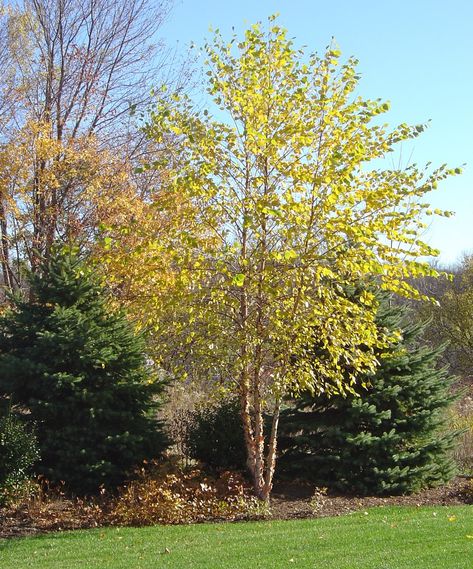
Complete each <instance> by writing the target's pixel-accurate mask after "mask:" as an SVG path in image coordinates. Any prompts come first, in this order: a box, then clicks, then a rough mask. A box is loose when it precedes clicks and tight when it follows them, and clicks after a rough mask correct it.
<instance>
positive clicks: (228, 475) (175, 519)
mask: <svg viewBox="0 0 473 569" xmlns="http://www.w3.org/2000/svg"><path fill="white" fill-rule="evenodd" d="M265 512H266V510H265V506H264V504H262V503H261V502H260V501H259V500H257V499H256V498H255V497H253V496H251V495H250V494H249V489H248V486H247V484H246V482H245V481H244V479H243V478H242V476H241V475H240V474H238V473H234V472H223V473H222V474H221V475H220V476H219V477H218V478H212V477H208V476H205V475H204V474H203V473H202V472H201V471H200V470H198V469H193V470H188V471H185V470H176V471H174V472H159V471H158V472H155V473H152V474H151V475H150V474H149V473H146V472H145V471H143V473H142V475H141V478H140V479H138V480H134V481H132V482H130V483H129V484H128V485H127V486H125V487H124V488H123V490H122V491H121V492H120V495H119V497H118V499H117V501H116V503H115V506H114V508H113V509H112V511H111V514H110V520H111V521H112V523H114V524H117V525H133V526H144V525H152V524H181V523H192V522H202V521H208V520H237V519H249V518H255V517H260V516H262V515H264V514H265Z"/></svg>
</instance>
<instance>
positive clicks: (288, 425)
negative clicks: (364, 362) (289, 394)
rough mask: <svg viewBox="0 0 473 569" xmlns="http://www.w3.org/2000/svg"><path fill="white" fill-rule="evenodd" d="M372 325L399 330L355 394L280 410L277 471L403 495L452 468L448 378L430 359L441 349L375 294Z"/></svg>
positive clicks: (305, 399) (307, 397) (311, 399)
mask: <svg viewBox="0 0 473 569" xmlns="http://www.w3.org/2000/svg"><path fill="white" fill-rule="evenodd" d="M377 325H378V326H379V327H383V328H385V329H386V330H388V331H393V332H394V331H396V330H398V331H400V333H401V336H400V338H399V339H398V340H396V341H394V342H393V343H392V345H391V346H390V347H389V348H384V349H383V350H380V352H379V354H378V359H379V362H380V364H379V367H378V369H377V372H376V374H375V375H374V376H372V377H364V378H363V377H360V378H359V384H362V383H366V385H367V387H366V388H357V390H358V394H353V395H348V396H346V397H342V396H333V397H327V396H324V395H323V394H322V395H312V394H309V393H305V394H303V396H302V397H301V398H300V399H299V400H298V401H297V402H296V403H295V406H294V407H291V408H290V409H288V410H286V411H285V412H284V413H283V416H282V419H281V423H282V428H281V429H282V436H281V438H280V448H281V452H282V457H281V459H280V471H281V472H282V473H284V474H285V475H289V474H290V475H292V476H299V477H301V478H306V479H310V480H313V481H314V482H316V483H317V484H318V485H321V486H327V487H330V488H334V489H338V490H342V491H350V492H356V493H361V494H369V493H374V494H380V495H382V494H403V493H410V492H413V491H416V490H418V489H420V488H422V487H427V486H434V485H437V484H440V483H442V482H444V481H446V480H448V479H449V478H450V477H451V476H452V475H453V473H454V464H453V461H452V459H451V456H450V453H449V451H450V450H451V448H452V446H453V439H454V437H455V434H454V433H448V432H446V426H445V413H444V412H445V409H446V408H447V407H448V406H449V405H450V403H451V402H452V399H453V396H452V395H451V394H450V386H451V381H452V378H449V377H447V373H446V370H445V369H438V368H437V367H436V362H437V359H438V357H439V355H440V354H441V352H442V348H439V349H431V348H429V347H427V346H426V345H423V343H422V333H423V330H424V328H425V325H423V324H419V323H413V322H409V313H408V312H407V310H406V309H405V308H401V307H399V306H395V305H392V304H391V303H390V302H389V299H388V298H386V297H382V298H381V303H380V308H379V311H378V315H377Z"/></svg>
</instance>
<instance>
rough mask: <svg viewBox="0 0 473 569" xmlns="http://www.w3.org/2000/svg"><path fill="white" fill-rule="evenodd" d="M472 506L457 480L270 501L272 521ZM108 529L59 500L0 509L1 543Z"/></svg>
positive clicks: (305, 489) (286, 489)
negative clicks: (410, 490) (406, 492)
mask: <svg viewBox="0 0 473 569" xmlns="http://www.w3.org/2000/svg"><path fill="white" fill-rule="evenodd" d="M465 504H473V480H471V477H458V478H455V479H454V480H452V481H451V482H450V483H449V484H447V485H444V486H440V487H438V488H431V489H429V490H424V491H422V492H419V493H417V494H412V495H410V496H388V497H377V496H347V495H340V494H334V493H330V492H325V490H324V489H320V488H316V487H314V486H313V485H311V484H308V483H305V482H299V481H297V482H291V483H285V484H278V485H277V486H275V488H274V490H273V494H272V498H271V508H270V510H271V515H270V517H271V519H281V520H289V519H301V518H318V517H326V516H341V515H345V514H349V513H350V512H354V511H357V510H365V509H367V508H371V507H375V506H456V505H465ZM100 525H107V522H106V519H101V518H100V516H98V515H97V510H95V509H94V508H93V506H90V507H88V506H84V505H83V506H82V507H81V508H77V507H74V506H73V505H72V503H71V502H70V501H67V500H64V501H61V500H57V501H55V502H54V503H49V504H48V506H47V507H46V508H40V509H34V508H33V509H31V508H26V507H25V508H18V509H16V510H7V509H0V539H2V538H11V537H23V536H31V535H38V534H41V533H46V532H50V531H61V530H68V529H84V528H92V527H97V526H100Z"/></svg>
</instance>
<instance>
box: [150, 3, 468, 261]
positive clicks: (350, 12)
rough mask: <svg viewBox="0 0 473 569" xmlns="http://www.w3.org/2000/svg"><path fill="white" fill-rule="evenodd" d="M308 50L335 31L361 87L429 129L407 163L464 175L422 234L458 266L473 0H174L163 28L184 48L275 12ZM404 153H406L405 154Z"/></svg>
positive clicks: (463, 238) (398, 117) (437, 195)
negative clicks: (443, 213)
mask: <svg viewBox="0 0 473 569" xmlns="http://www.w3.org/2000/svg"><path fill="white" fill-rule="evenodd" d="M275 12H279V13H280V18H279V23H280V24H281V25H283V26H284V27H286V28H287V29H288V30H289V33H290V35H291V36H293V37H295V38H296V44H300V45H306V46H307V48H308V50H309V51H319V52H321V51H323V49H324V48H325V46H326V45H327V44H328V43H329V42H330V40H331V37H332V36H334V37H335V39H336V42H337V44H338V46H339V47H340V49H341V50H342V52H343V54H344V55H345V56H349V55H354V56H355V57H357V58H358V59H359V60H360V64H359V70H360V72H361V75H362V80H361V82H360V87H359V94H360V95H362V96H365V97H370V98H377V97H381V98H383V99H386V100H389V101H390V102H391V111H390V112H389V114H388V115H385V118H386V120H387V121H389V122H390V123H392V124H395V123H398V122H408V123H415V124H417V123H423V122H425V121H427V120H429V119H430V120H431V126H430V128H429V129H428V130H427V131H426V132H425V133H424V134H423V135H422V136H421V137H420V138H418V139H417V140H416V141H415V142H414V143H413V144H412V145H411V146H409V147H404V148H402V151H401V150H400V154H399V156H397V157H396V159H398V158H399V159H400V160H401V163H403V164H405V163H407V161H408V159H409V158H410V161H411V162H416V163H418V164H424V163H425V162H429V161H431V162H432V163H433V164H434V165H440V164H442V163H444V162H446V163H448V164H449V165H450V166H452V167H456V166H461V165H462V164H464V163H466V167H465V168H464V171H463V174H462V175H461V176H457V177H455V178H451V179H449V180H447V181H445V182H444V183H443V184H442V185H440V186H439V189H438V190H437V191H436V192H434V193H432V194H431V197H430V199H429V201H430V202H431V204H432V206H433V207H435V208H441V209H449V210H453V211H455V216H454V217H451V218H449V219H440V218H433V219H432V222H431V225H430V227H429V229H428V230H427V232H426V234H425V236H424V239H425V240H426V241H428V242H429V243H430V244H431V245H432V246H434V247H437V248H438V249H440V250H441V255H440V260H441V262H443V263H446V264H449V263H453V262H454V261H455V260H456V259H458V258H459V257H460V256H461V254H462V253H463V252H473V143H472V136H473V31H472V26H473V2H471V0H450V1H449V2H445V0H443V1H441V0H410V1H408V0H398V1H397V2H393V1H384V2H380V1H379V0H377V1H375V0H358V1H357V2H354V1H352V0H338V2H328V1H327V0H325V1H324V2H322V1H319V0H279V1H278V0H253V1H249V0H233V2H222V1H220V2H219V1H217V0H175V8H174V10H173V12H172V13H171V15H170V17H169V20H168V21H167V22H166V24H165V25H164V26H163V27H162V28H161V36H162V37H163V39H165V40H166V42H167V43H168V45H170V46H175V45H176V43H177V42H178V49H179V50H180V51H182V52H183V53H185V51H186V49H187V47H188V45H189V44H190V43H191V42H192V41H193V42H195V43H196V44H198V45H199V44H203V43H204V41H205V38H209V37H210V36H211V34H210V32H209V26H212V27H214V28H219V29H220V31H221V32H222V34H223V35H224V36H227V37H229V36H230V35H231V33H232V26H234V27H235V30H236V31H237V32H241V31H243V30H244V29H245V28H247V27H248V26H249V25H251V24H253V23H254V22H256V21H259V20H265V19H266V17H267V16H268V15H270V14H272V13H275ZM401 152H402V154H401Z"/></svg>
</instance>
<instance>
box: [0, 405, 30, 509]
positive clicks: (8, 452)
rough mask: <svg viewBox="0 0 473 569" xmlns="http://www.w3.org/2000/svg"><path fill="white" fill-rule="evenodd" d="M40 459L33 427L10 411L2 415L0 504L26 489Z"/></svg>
mask: <svg viewBox="0 0 473 569" xmlns="http://www.w3.org/2000/svg"><path fill="white" fill-rule="evenodd" d="M38 458H39V451H38V445H37V441H36V436H35V435H34V433H33V432H32V430H31V429H30V428H28V427H27V426H26V425H25V424H24V422H23V421H21V419H20V418H18V417H15V416H14V415H13V414H12V413H11V412H8V413H6V414H5V415H4V416H3V417H0V505H4V504H6V503H8V502H10V501H12V500H14V499H15V497H16V496H17V495H18V494H19V493H22V492H24V490H25V488H24V485H25V482H26V480H27V478H28V475H29V473H30V468H31V467H32V466H33V464H34V463H35V462H36V461H37V460H38Z"/></svg>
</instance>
